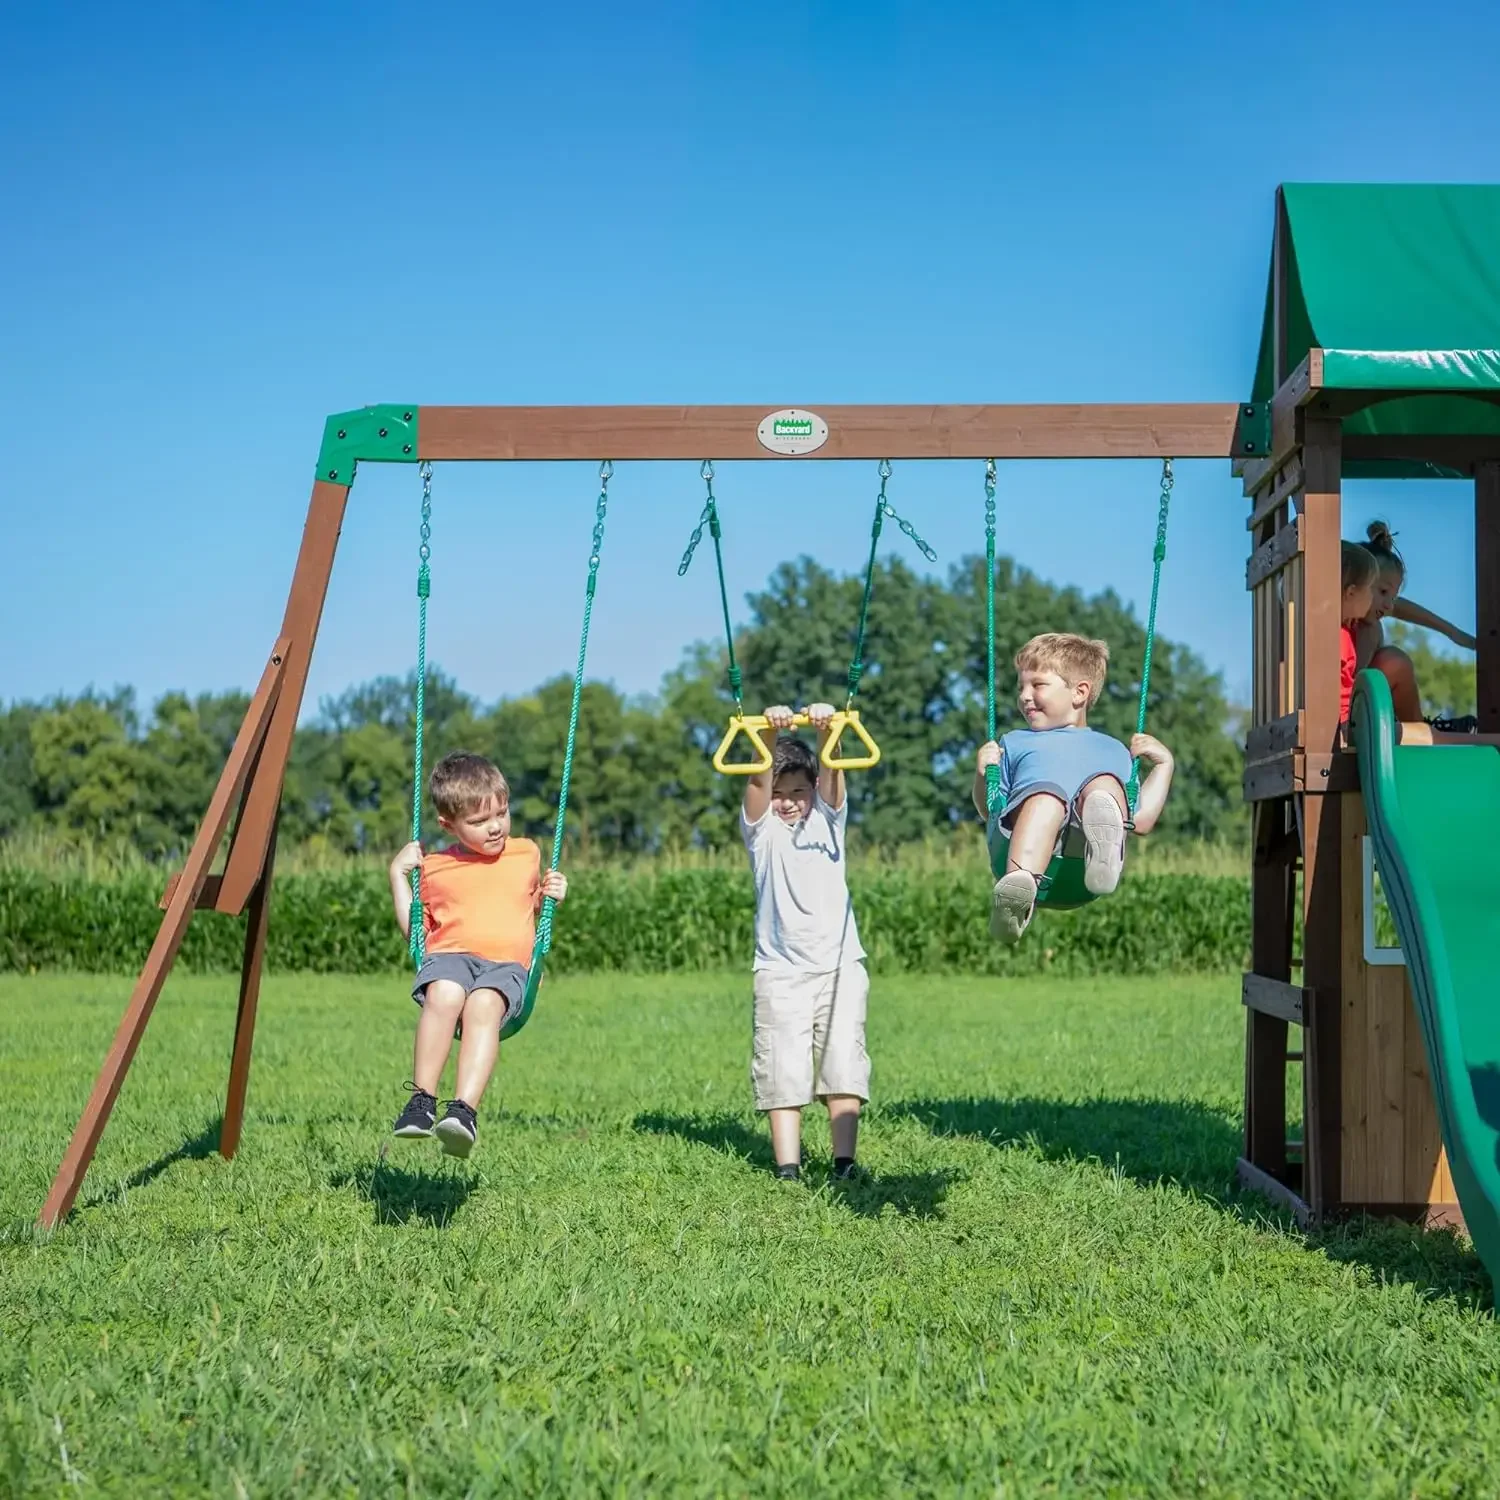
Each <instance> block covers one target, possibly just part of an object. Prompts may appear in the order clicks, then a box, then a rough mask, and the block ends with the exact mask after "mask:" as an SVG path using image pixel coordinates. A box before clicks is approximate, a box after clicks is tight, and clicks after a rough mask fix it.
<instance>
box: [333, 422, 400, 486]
mask: <svg viewBox="0 0 1500 1500" xmlns="http://www.w3.org/2000/svg"><path fill="white" fill-rule="evenodd" d="M417 416H418V409H417V407H416V406H414V405H413V406H399V405H395V404H392V403H387V404H385V405H383V406H362V407H360V409H359V410H358V411H338V412H335V413H334V414H333V415H332V416H331V417H329V419H328V420H327V421H326V422H325V423H324V424H323V446H322V447H321V448H320V449H319V450H318V478H319V479H321V480H325V481H326V482H327V483H329V484H342V485H350V484H353V483H354V470H355V466H356V465H358V464H414V463H416V462H417Z"/></svg>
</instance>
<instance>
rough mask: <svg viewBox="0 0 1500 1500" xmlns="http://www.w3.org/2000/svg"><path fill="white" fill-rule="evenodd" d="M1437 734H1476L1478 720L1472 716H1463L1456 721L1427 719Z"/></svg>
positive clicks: (1477, 731)
mask: <svg viewBox="0 0 1500 1500" xmlns="http://www.w3.org/2000/svg"><path fill="white" fill-rule="evenodd" d="M1427 722H1428V723H1429V724H1430V725H1432V727H1433V728H1434V729H1436V730H1437V731H1438V733H1439V734H1478V733H1479V720H1478V719H1476V718H1475V717H1474V715H1473V714H1464V715H1462V716H1461V717H1460V718H1457V719H1429V720H1428V721H1427Z"/></svg>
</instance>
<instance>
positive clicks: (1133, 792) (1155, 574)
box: [1125, 458, 1173, 816]
mask: <svg viewBox="0 0 1500 1500" xmlns="http://www.w3.org/2000/svg"><path fill="white" fill-rule="evenodd" d="M1172 483H1173V478H1172V460H1171V459H1170V458H1164V459H1163V460H1162V462H1161V504H1160V506H1159V507H1158V508H1157V512H1156V549H1155V551H1153V552H1152V554H1151V556H1152V558H1153V560H1154V567H1153V568H1152V571H1151V608H1150V609H1149V610H1148V611H1147V614H1146V654H1145V659H1144V660H1143V661H1142V663H1141V701H1140V704H1139V705H1138V707H1137V708H1136V713H1135V732H1136V733H1137V734H1145V732H1146V700H1147V698H1148V697H1149V695H1150V692H1151V657H1152V655H1153V654H1154V652H1155V650H1156V601H1157V598H1158V596H1159V595H1160V593H1161V565H1162V564H1163V563H1164V562H1165V561H1166V560H1167V507H1168V506H1169V505H1170V504H1171V502H1172ZM1140 794H1141V777H1140V762H1139V761H1136V760H1132V761H1131V762H1130V781H1129V783H1128V784H1127V785H1126V787H1125V797H1126V800H1127V801H1128V802H1129V804H1130V812H1131V815H1132V816H1134V814H1135V804H1136V799H1137V798H1138V797H1139V796H1140Z"/></svg>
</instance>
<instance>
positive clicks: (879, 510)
mask: <svg viewBox="0 0 1500 1500" xmlns="http://www.w3.org/2000/svg"><path fill="white" fill-rule="evenodd" d="M890 477H891V461H890V459H888V458H882V459H881V460H880V493H879V494H878V495H877V496H876V497H875V519H874V521H873V522H872V523H871V526H870V557H869V561H868V562H867V563H866V564H865V591H864V597H863V598H862V599H861V600H860V604H859V628H858V630H857V631H856V632H855V635H854V655H853V656H851V657H850V658H849V701H848V703H847V704H846V705H845V707H846V708H850V709H852V708H853V707H854V700H855V698H856V697H858V695H859V684H860V679H861V678H862V677H863V676H864V673H865V632H866V629H867V628H868V626H869V623H870V595H871V593H873V592H874V589H875V554H876V551H877V550H878V549H879V547H880V530H881V527H882V526H884V524H885V518H886V517H887V516H889V517H890V518H891V519H892V520H893V521H894V522H895V523H896V524H897V525H898V526H899V527H900V528H901V530H902V531H904V532H905V533H906V535H907V536H909V537H910V538H911V539H912V541H913V542H915V543H916V545H917V548H918V550H919V551H920V552H921V553H922V555H923V556H924V557H925V558H926V559H927V561H928V562H936V561H937V553H936V552H934V551H933V550H932V548H931V547H929V546H928V545H927V543H926V542H924V541H923V540H922V538H921V537H919V536H918V535H917V533H916V529H915V528H914V527H913V526H912V524H911V522H910V521H906V520H903V519H902V517H900V516H898V515H897V514H896V511H895V508H894V507H893V506H892V505H891V502H890V501H889V500H887V499H886V497H885V487H886V482H887V481H888V480H889V479H890Z"/></svg>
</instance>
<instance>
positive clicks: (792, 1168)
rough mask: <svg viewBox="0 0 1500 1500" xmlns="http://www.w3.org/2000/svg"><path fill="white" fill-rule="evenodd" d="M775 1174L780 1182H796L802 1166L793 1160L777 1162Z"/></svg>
mask: <svg viewBox="0 0 1500 1500" xmlns="http://www.w3.org/2000/svg"><path fill="white" fill-rule="evenodd" d="M776 1176H777V1178H778V1180H779V1181H781V1182H796V1181H797V1180H798V1179H799V1178H800V1177H801V1176H802V1168H801V1167H800V1166H798V1164H797V1163H796V1162H794V1161H783V1162H777V1163H776Z"/></svg>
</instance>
